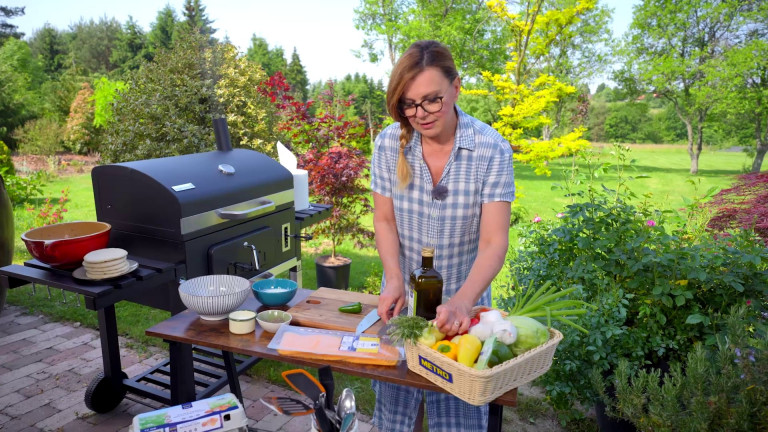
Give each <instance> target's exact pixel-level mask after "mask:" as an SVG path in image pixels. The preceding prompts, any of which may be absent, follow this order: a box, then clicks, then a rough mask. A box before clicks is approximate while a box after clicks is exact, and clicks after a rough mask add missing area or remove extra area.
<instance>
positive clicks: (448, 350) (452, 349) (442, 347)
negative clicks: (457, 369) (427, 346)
mask: <svg viewBox="0 0 768 432" xmlns="http://www.w3.org/2000/svg"><path fill="white" fill-rule="evenodd" d="M432 349H433V350H435V351H437V352H439V353H440V354H442V355H444V356H446V357H448V358H449V359H451V360H456V353H457V352H458V350H459V347H458V345H456V344H455V343H453V342H451V341H449V340H441V341H440V342H438V343H436V344H435V345H433V346H432Z"/></svg>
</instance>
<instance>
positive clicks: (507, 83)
mask: <svg viewBox="0 0 768 432" xmlns="http://www.w3.org/2000/svg"><path fill="white" fill-rule="evenodd" d="M595 3H596V0H585V1H582V2H579V3H577V4H575V5H574V6H573V7H566V8H562V9H558V8H553V9H546V8H545V1H544V0H528V1H524V2H521V4H520V5H519V10H517V11H511V10H510V7H509V6H508V5H507V3H506V2H505V1H495V0H494V1H491V2H489V6H490V7H491V9H492V10H493V12H494V13H495V14H497V16H498V17H499V18H500V19H501V20H502V21H504V23H505V25H506V26H507V27H508V30H509V31H510V33H511V34H512V37H511V39H510V43H509V49H510V58H509V59H508V60H507V64H506V67H505V72H504V73H502V74H494V73H490V72H484V73H483V78H484V79H485V80H486V81H488V82H489V83H490V84H492V86H493V87H494V89H495V91H494V92H487V91H483V90H475V91H468V92H467V93H470V94H481V95H482V94H489V93H490V94H492V95H493V97H494V98H496V100H497V101H498V102H499V103H500V104H501V106H502V107H501V109H500V110H499V112H498V120H497V121H496V122H495V123H494V124H493V127H494V128H495V129H496V130H497V131H499V133H500V134H501V135H502V136H503V137H504V138H506V139H507V140H508V141H509V143H510V144H511V145H512V146H513V147H515V148H516V149H517V150H518V151H517V152H516V153H515V155H514V157H515V160H518V161H521V162H524V163H530V164H532V165H533V166H534V167H535V171H536V173H537V174H549V172H550V171H549V168H548V167H547V161H549V160H551V159H554V158H557V157H561V156H564V155H568V154H571V153H574V152H576V151H578V150H580V149H582V148H585V147H586V146H588V145H589V143H588V142H587V141H585V140H584V139H582V138H581V136H582V134H583V132H584V129H583V128H582V127H579V128H576V129H574V130H573V131H571V132H568V133H565V134H563V135H562V136H559V137H555V138H550V139H545V138H542V137H541V131H542V128H543V127H544V126H546V125H550V124H551V123H552V118H551V117H550V116H549V115H547V113H548V112H550V110H552V108H553V107H554V105H555V103H557V101H559V100H561V99H563V98H564V97H566V96H568V95H570V94H574V93H575V92H576V88H575V87H574V86H572V85H568V84H565V83H563V82H561V81H559V80H558V79H557V78H556V77H554V76H552V75H549V74H546V73H543V72H542V71H541V69H540V68H539V61H540V60H541V58H542V56H543V55H544V53H547V52H548V51H549V48H550V46H551V45H552V44H553V43H555V41H557V40H558V39H559V38H562V37H565V36H566V34H567V32H568V31H569V29H570V28H571V27H572V26H574V25H575V24H576V23H577V22H578V21H579V19H580V17H581V16H583V15H584V14H585V13H587V12H588V11H589V10H591V9H593V8H594V7H595Z"/></svg>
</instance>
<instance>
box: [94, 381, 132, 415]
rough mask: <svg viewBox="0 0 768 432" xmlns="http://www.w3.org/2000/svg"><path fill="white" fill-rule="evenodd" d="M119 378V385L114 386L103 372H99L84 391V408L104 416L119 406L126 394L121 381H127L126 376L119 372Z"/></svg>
mask: <svg viewBox="0 0 768 432" xmlns="http://www.w3.org/2000/svg"><path fill="white" fill-rule="evenodd" d="M119 378H120V384H119V386H115V384H114V381H113V380H110V379H107V377H105V376H104V372H103V371H102V372H99V373H98V374H97V375H96V376H95V377H93V379H92V380H91V383H90V384H89V385H88V388H87V389H86V390H85V397H84V399H85V406H87V407H88V409H90V410H91V411H93V412H96V413H99V414H104V413H107V412H110V411H112V410H113V409H115V408H116V407H117V406H118V405H120V402H122V401H123V399H124V398H125V393H126V389H125V386H124V385H123V380H124V379H128V375H126V374H125V372H123V371H120V376H119Z"/></svg>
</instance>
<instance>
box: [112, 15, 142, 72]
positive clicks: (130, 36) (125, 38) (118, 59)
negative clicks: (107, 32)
mask: <svg viewBox="0 0 768 432" xmlns="http://www.w3.org/2000/svg"><path fill="white" fill-rule="evenodd" d="M150 58H151V56H150V54H149V50H148V48H147V36H146V35H145V34H144V30H142V28H141V26H140V25H139V23H137V22H136V21H135V20H134V19H133V17H132V16H128V21H127V22H126V23H125V24H124V25H123V33H122V34H121V35H120V38H118V40H117V44H116V45H115V49H114V50H113V51H112V55H111V56H110V58H109V59H110V61H112V63H114V64H115V65H116V66H117V67H118V68H119V69H120V70H121V71H122V72H125V71H129V70H135V69H138V68H139V66H141V62H142V60H150Z"/></svg>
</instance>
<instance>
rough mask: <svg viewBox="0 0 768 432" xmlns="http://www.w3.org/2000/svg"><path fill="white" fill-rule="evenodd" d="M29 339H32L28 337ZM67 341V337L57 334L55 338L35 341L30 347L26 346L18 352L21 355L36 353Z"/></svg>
mask: <svg viewBox="0 0 768 432" xmlns="http://www.w3.org/2000/svg"><path fill="white" fill-rule="evenodd" d="M38 336H39V335H38ZM27 340H30V339H27ZM65 341H66V339H64V338H62V337H58V336H56V337H54V338H51V339H47V340H44V341H42V342H35V343H33V344H32V345H30V346H28V347H24V348H22V349H20V350H18V351H17V352H18V353H19V354H21V355H28V354H32V353H36V352H38V351H41V350H44V349H46V348H50V347H55V346H56V345H58V344H60V343H62V342H65Z"/></svg>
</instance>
